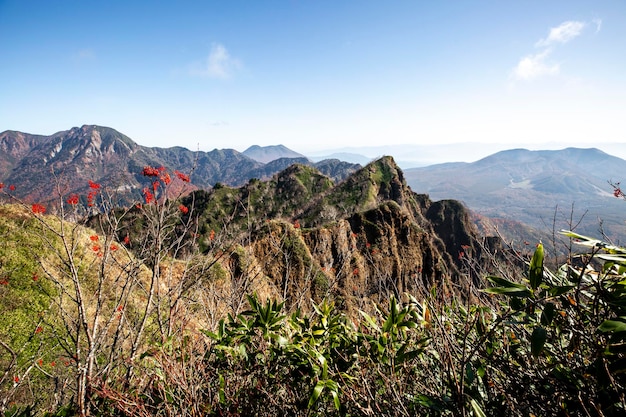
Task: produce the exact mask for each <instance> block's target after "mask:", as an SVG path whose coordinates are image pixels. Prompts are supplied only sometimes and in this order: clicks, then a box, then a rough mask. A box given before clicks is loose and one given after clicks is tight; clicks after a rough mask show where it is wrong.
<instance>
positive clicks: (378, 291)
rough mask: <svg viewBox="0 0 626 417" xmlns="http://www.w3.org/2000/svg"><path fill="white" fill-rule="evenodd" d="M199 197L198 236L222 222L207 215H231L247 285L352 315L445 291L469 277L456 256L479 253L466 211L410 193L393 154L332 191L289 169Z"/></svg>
mask: <svg viewBox="0 0 626 417" xmlns="http://www.w3.org/2000/svg"><path fill="white" fill-rule="evenodd" d="M198 200H199V199H197V200H196V201H198ZM202 201H203V202H202V204H200V205H198V208H200V209H201V210H204V212H203V213H202V214H201V220H200V222H201V223H203V224H204V225H207V226H206V227H205V232H206V230H208V229H209V228H210V230H217V229H218V228H219V227H220V224H219V220H222V221H223V218H222V219H220V218H219V216H217V217H211V216H210V215H209V213H210V212H216V211H218V212H220V213H232V216H231V217H230V219H231V223H230V225H229V228H230V229H229V230H230V231H231V236H235V234H236V233H243V234H244V235H245V238H242V239H241V240H240V242H241V247H242V248H243V251H244V252H245V253H246V254H247V255H246V257H245V263H246V265H247V266H249V267H250V266H251V265H253V266H254V267H253V268H252V269H251V270H254V271H255V277H254V279H255V280H257V282H263V283H265V284H266V283H268V282H269V283H270V287H271V288H272V289H273V290H272V291H273V295H274V296H276V297H279V298H282V299H284V300H285V301H286V302H287V304H288V305H301V304H302V303H303V302H305V303H306V302H307V301H308V300H310V299H313V300H318V301H319V300H321V299H323V298H325V297H331V298H333V299H335V300H336V302H338V303H339V305H343V307H344V308H346V309H353V308H362V307H364V305H365V304H368V303H369V304H370V305H371V302H380V301H382V300H384V299H386V298H387V297H388V296H389V295H391V294H393V295H396V296H398V297H399V296H402V295H403V294H404V293H405V292H416V291H421V290H423V289H424V288H430V287H431V286H438V287H440V288H442V289H443V290H449V289H450V286H451V284H452V283H454V282H457V283H458V281H459V280H461V279H466V278H468V277H467V276H466V275H464V274H463V273H462V272H461V267H462V266H463V262H464V259H462V258H463V255H464V254H467V255H469V254H470V253H471V254H472V255H475V254H479V252H480V245H479V244H478V235H477V232H476V228H475V226H474V225H473V224H472V223H471V220H470V216H469V214H468V211H467V210H466V209H465V207H464V206H463V205H462V204H460V203H458V202H456V201H442V202H432V201H431V200H430V199H429V198H428V196H426V195H420V194H416V193H414V192H413V191H412V190H411V189H410V188H409V187H408V186H407V184H406V182H405V181H404V177H403V174H402V171H401V170H400V169H399V168H398V167H397V165H396V164H395V162H394V160H393V158H391V157H383V158H381V159H379V160H377V161H374V162H372V163H370V164H369V165H367V166H366V167H364V168H362V169H361V170H359V171H357V172H355V173H354V174H353V175H351V176H350V177H348V178H347V179H346V180H344V181H343V182H341V183H339V184H337V185H333V183H332V181H330V179H328V178H326V177H324V176H323V175H321V174H320V173H319V172H316V171H315V170H314V169H313V168H311V167H307V166H303V165H293V166H291V167H289V168H288V169H287V170H285V171H283V172H281V173H279V174H277V175H275V176H274V177H273V178H272V180H270V181H266V182H264V181H259V180H255V181H251V182H250V183H249V184H247V185H246V186H245V187H241V188H239V189H234V188H229V187H224V188H221V189H219V190H213V191H211V192H210V193H206V194H205V195H204V196H203V198H202ZM238 213H239V214H238ZM244 223H245V225H247V226H249V225H250V224H252V225H254V227H252V228H249V227H248V228H246V227H244V226H243V224H244ZM222 231H223V230H222ZM233 231H235V232H233ZM242 231H243V232H242ZM201 240H202V239H201ZM237 260H243V258H242V257H241V253H239V252H238V254H237ZM231 261H232V260H231ZM236 263H237V262H235V264H236ZM230 265H231V267H232V266H233V264H232V263H231V264H230ZM248 269H249V268H248ZM244 270H246V268H241V267H238V270H237V271H238V273H243V271H244ZM235 275H237V274H235Z"/></svg>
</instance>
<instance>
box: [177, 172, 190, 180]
mask: <svg viewBox="0 0 626 417" xmlns="http://www.w3.org/2000/svg"><path fill="white" fill-rule="evenodd" d="M174 174H176V176H177V177H178V178H180V180H181V181H184V182H189V175H186V174H183V173H182V172H180V171H174Z"/></svg>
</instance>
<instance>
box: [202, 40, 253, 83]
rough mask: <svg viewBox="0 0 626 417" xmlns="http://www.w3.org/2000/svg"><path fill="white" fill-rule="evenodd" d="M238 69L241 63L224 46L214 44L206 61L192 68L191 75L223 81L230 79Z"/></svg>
mask: <svg viewBox="0 0 626 417" xmlns="http://www.w3.org/2000/svg"><path fill="white" fill-rule="evenodd" d="M240 68H241V62H240V61H239V60H238V59H237V58H234V57H233V56H231V55H230V53H229V52H228V50H227V49H226V47H225V46H224V45H222V44H220V43H214V44H213V45H212V46H211V52H210V53H209V56H208V57H207V59H206V61H205V62H204V63H203V64H202V65H200V66H198V65H196V66H195V67H194V68H192V70H191V73H192V74H193V75H200V76H204V77H210V78H218V79H222V80H225V79H229V78H231V77H232V76H233V75H234V74H235V73H236V72H237V70H239V69H240Z"/></svg>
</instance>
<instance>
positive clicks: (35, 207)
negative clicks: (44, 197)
mask: <svg viewBox="0 0 626 417" xmlns="http://www.w3.org/2000/svg"><path fill="white" fill-rule="evenodd" d="M32 208H33V213H35V214H44V213H45V212H46V208H45V207H44V206H42V205H41V204H37V203H35V204H33V206H32Z"/></svg>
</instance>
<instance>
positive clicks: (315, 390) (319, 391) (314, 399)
mask: <svg viewBox="0 0 626 417" xmlns="http://www.w3.org/2000/svg"><path fill="white" fill-rule="evenodd" d="M324 387H325V384H324V381H319V382H318V383H317V384H316V385H315V387H314V388H313V393H311V397H310V398H309V405H308V408H311V407H312V406H313V404H315V403H316V402H317V399H318V398H319V397H320V395H321V394H322V391H324Z"/></svg>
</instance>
